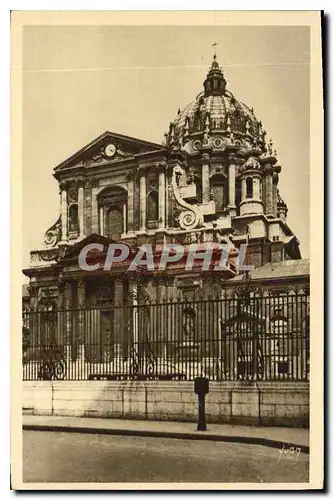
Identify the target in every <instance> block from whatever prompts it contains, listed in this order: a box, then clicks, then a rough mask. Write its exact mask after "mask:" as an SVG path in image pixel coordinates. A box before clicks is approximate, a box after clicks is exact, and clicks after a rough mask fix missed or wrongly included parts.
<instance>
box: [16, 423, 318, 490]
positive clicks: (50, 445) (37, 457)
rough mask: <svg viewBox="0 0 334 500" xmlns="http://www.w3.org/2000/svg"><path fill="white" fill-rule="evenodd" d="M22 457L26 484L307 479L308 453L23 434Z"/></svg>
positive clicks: (220, 444) (243, 446)
mask: <svg viewBox="0 0 334 500" xmlns="http://www.w3.org/2000/svg"><path fill="white" fill-rule="evenodd" d="M23 453H24V457H23V460H24V465H23V476H24V477H23V479H24V481H25V482H307V481H308V458H309V456H308V455H306V454H304V453H300V454H299V456H297V455H298V454H296V453H294V454H284V455H280V452H279V450H278V449H274V448H269V447H265V446H259V445H248V444H237V443H223V442H215V441H208V442H206V441H193V440H183V439H171V438H152V437H150V438H146V437H145V438H144V437H129V436H108V435H92V434H78V433H65V432H42V431H24V432H23ZM280 457H281V458H280Z"/></svg>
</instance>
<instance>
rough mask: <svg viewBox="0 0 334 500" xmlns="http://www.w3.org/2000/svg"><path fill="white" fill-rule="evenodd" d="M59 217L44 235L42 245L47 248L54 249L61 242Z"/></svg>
mask: <svg viewBox="0 0 334 500" xmlns="http://www.w3.org/2000/svg"><path fill="white" fill-rule="evenodd" d="M61 237H62V235H61V215H60V216H59V217H58V219H57V221H56V222H55V223H54V224H53V225H52V226H51V227H50V228H49V229H48V230H47V231H46V233H45V234H44V245H45V246H46V247H48V248H52V247H55V246H56V245H57V243H58V242H59V241H61Z"/></svg>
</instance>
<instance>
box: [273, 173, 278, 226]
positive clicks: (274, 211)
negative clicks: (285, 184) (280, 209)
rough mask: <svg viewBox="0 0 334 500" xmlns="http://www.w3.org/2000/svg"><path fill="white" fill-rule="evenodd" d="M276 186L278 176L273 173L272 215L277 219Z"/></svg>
mask: <svg viewBox="0 0 334 500" xmlns="http://www.w3.org/2000/svg"><path fill="white" fill-rule="evenodd" d="M277 184H278V174H277V172H274V174H273V215H274V217H277Z"/></svg>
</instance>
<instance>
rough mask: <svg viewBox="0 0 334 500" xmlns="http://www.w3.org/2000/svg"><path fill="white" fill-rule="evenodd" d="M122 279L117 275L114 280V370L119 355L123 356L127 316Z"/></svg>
mask: <svg viewBox="0 0 334 500" xmlns="http://www.w3.org/2000/svg"><path fill="white" fill-rule="evenodd" d="M123 287H124V279H123V277H118V278H116V279H115V282H114V304H115V306H114V325H113V336H112V339H111V342H113V343H114V345H113V355H114V362H115V361H116V370H117V369H118V363H119V358H120V356H123V353H124V351H125V349H124V337H125V334H126V327H127V318H126V312H127V311H126V307H125V306H124V288H123Z"/></svg>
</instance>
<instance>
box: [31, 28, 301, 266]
mask: <svg viewBox="0 0 334 500" xmlns="http://www.w3.org/2000/svg"><path fill="white" fill-rule="evenodd" d="M309 35H310V32H309V28H308V27H306V26H305V27H304V26H215V27H210V26H26V27H25V28H24V33H23V80H22V81H23V151H22V154H23V253H22V260H23V263H22V264H23V267H24V268H26V267H29V261H30V257H29V252H30V251H31V250H36V249H39V248H43V235H44V233H45V231H46V230H47V229H48V228H49V227H50V226H51V225H52V224H53V223H54V222H55V221H56V219H57V218H58V215H59V208H60V198H59V189H58V185H57V181H56V180H55V179H54V177H53V175H52V174H53V169H54V167H55V166H57V165H58V164H59V163H61V162H62V161H63V160H65V159H66V158H67V157H68V156H70V155H71V154H73V153H74V152H75V151H77V150H78V149H80V148H81V147H83V146H85V145H86V144H87V143H89V142H90V141H91V140H92V139H94V138H95V137H97V136H99V135H100V134H102V133H103V132H105V131H106V130H109V131H111V132H116V133H120V134H125V135H128V136H133V137H137V138H141V139H145V140H149V141H153V142H158V143H161V142H162V140H163V134H164V132H167V131H168V128H169V123H170V121H172V120H174V118H175V117H176V114H177V110H178V108H181V109H182V108H184V107H185V106H186V105H187V104H188V103H189V102H191V101H192V100H194V99H195V98H196V96H197V95H198V94H199V93H200V92H201V91H202V89H203V86H202V85H203V81H204V79H205V76H206V73H207V71H208V68H209V66H210V64H211V61H212V55H213V47H212V43H213V42H215V41H217V42H218V45H217V60H218V62H219V64H220V66H221V68H222V69H223V71H224V75H225V78H226V80H227V88H228V89H229V90H231V91H232V92H233V94H234V95H235V97H236V98H237V99H238V100H241V101H243V102H244V103H246V104H247V105H248V106H249V107H253V108H254V113H255V116H256V117H257V119H258V120H262V123H263V126H264V129H265V130H266V131H267V138H268V139H269V138H270V137H272V139H273V142H274V148H276V149H277V151H278V157H279V163H280V165H281V166H282V172H281V174H280V180H279V186H278V187H279V190H280V194H281V196H282V197H283V199H284V200H285V202H286V203H287V204H288V207H289V212H288V224H289V226H290V227H291V229H292V231H294V233H295V234H296V235H297V237H298V239H299V241H300V244H301V252H302V257H303V258H308V257H309V217H310V214H309V210H310V202H309V182H310V177H309V176H310V154H309V150H310V137H309V135H310V132H309V131H310V42H309V40H310V39H309Z"/></svg>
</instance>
